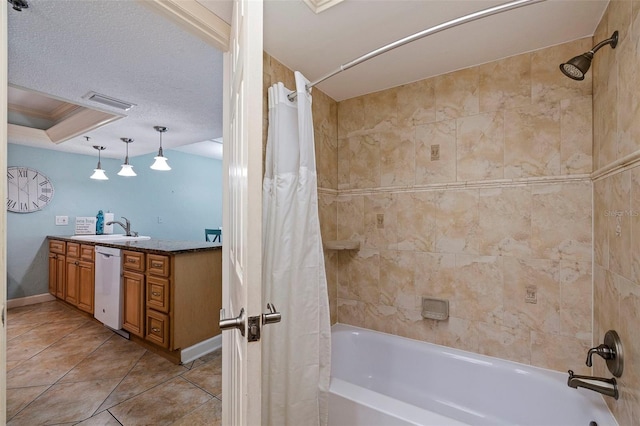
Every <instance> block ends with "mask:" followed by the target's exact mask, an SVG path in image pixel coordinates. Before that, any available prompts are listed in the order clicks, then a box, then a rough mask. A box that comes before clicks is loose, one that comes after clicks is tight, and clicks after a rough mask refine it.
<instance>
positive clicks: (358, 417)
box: [329, 324, 617, 426]
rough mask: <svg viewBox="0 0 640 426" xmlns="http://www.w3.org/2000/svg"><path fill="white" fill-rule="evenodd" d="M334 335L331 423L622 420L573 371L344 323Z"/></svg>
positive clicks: (562, 424)
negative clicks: (572, 384)
mask: <svg viewBox="0 0 640 426" xmlns="http://www.w3.org/2000/svg"><path fill="white" fill-rule="evenodd" d="M331 335H332V338H331V344H332V359H331V389H330V395H329V425H330V426H355V425H362V426H376V425H381V426H392V425H437V426H441V425H478V426H482V425H532V426H533V425H535V426H542V425H544V426H552V425H558V426H570V425H577V426H589V424H590V422H592V421H595V422H596V423H597V424H598V425H599V426H611V425H617V423H616V421H615V419H614V418H613V416H612V415H611V413H610V412H609V410H608V408H607V406H606V404H605V403H604V400H603V399H602V396H601V395H599V394H597V393H595V392H592V391H588V390H585V389H571V388H569V387H568V386H567V374H562V373H559V372H556V371H551V370H545V369H542V368H536V367H531V366H528V365H524V364H518V363H515V362H510V361H504V360H501V359H498V358H492V357H488V356H483V355H478V354H474V353H471V352H465V351H461V350H457V349H451V348H447V347H444V346H438V345H434V344H430V343H424V342H419V341H416V340H411V339H405V338H403V337H398V336H393V335H389V334H384V333H378V332H376V331H371V330H366V329H362V328H358V327H352V326H347V325H343V324H337V325H334V326H333V329H332V334H331ZM577 358H580V359H582V355H581V356H580V357H577ZM569 367H571V366H567V369H569Z"/></svg>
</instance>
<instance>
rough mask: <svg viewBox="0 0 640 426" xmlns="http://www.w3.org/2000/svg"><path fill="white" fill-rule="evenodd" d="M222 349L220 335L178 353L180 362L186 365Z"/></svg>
mask: <svg viewBox="0 0 640 426" xmlns="http://www.w3.org/2000/svg"><path fill="white" fill-rule="evenodd" d="M221 347H222V334H218V335H217V336H213V337H212V338H210V339H207V340H203V341H202V342H200V343H196V344H195V345H193V346H189V347H188V348H185V349H183V350H182V351H180V362H182V363H183V364H186V363H188V362H191V361H195V360H196V359H198V358H200V357H201V356H202V355H206V354H208V353H209V352H213V351H215V350H216V349H220V348H221Z"/></svg>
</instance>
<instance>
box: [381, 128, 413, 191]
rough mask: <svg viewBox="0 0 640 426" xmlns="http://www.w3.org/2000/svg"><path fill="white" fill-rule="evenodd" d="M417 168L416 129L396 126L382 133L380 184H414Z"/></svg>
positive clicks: (385, 185)
mask: <svg viewBox="0 0 640 426" xmlns="http://www.w3.org/2000/svg"><path fill="white" fill-rule="evenodd" d="M415 169H416V143H415V129H414V128H413V127H409V128H395V129H392V130H390V131H387V132H384V133H382V134H380V185H381V186H383V187H388V186H402V187H406V186H412V185H413V184H414V183H415Z"/></svg>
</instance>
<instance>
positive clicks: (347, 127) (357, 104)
mask: <svg viewBox="0 0 640 426" xmlns="http://www.w3.org/2000/svg"><path fill="white" fill-rule="evenodd" d="M363 129H364V97H363V96H360V97H357V98H352V99H347V100H345V101H342V102H339V103H338V138H339V139H342V138H346V137H349V136H352V135H354V134H357V133H359V132H362V130H363Z"/></svg>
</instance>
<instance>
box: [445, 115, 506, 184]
mask: <svg viewBox="0 0 640 426" xmlns="http://www.w3.org/2000/svg"><path fill="white" fill-rule="evenodd" d="M504 130H505V123H504V115H503V113H502V112H491V113H485V114H478V115H474V116H470V117H462V118H459V119H458V120H457V126H456V135H457V140H456V158H457V168H456V173H457V180H458V181H466V180H481V179H502V178H503V177H504V158H505V152H504V146H505V145H504V142H505V133H504Z"/></svg>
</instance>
